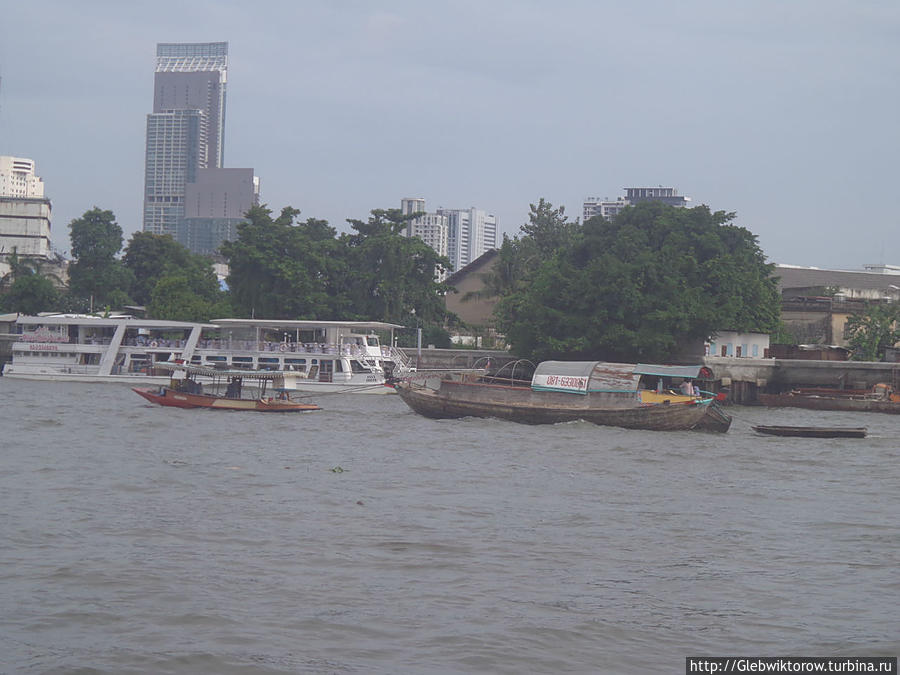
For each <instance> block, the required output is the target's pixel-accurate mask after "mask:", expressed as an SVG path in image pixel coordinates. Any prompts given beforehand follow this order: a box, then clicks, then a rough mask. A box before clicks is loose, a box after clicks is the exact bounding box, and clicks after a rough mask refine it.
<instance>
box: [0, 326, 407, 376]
mask: <svg viewBox="0 0 900 675" xmlns="http://www.w3.org/2000/svg"><path fill="white" fill-rule="evenodd" d="M397 328H402V326H399V325H397V324H391V323H384V322H379V321H291V320H264V319H263V320H260V319H215V320H213V321H211V322H209V323H189V322H183V321H162V320H157V319H135V318H133V317H131V316H129V315H119V316H109V317H97V316H89V315H79V314H52V315H47V316H24V315H20V316H19V317H18V318H17V319H16V333H17V335H18V337H17V339H16V341H15V342H13V344H12V360H11V361H10V363H8V364H6V367H5V368H4V370H3V375H4V376H5V377H14V378H22V379H33V380H57V381H76V382H123V383H129V384H145V383H152V384H165V383H166V382H168V380H169V373H168V371H164V370H163V369H161V368H158V367H156V366H155V364H156V363H158V362H163V361H169V360H174V359H181V360H183V361H184V362H185V363H189V364H193V365H196V366H207V367H213V368H223V369H232V370H234V369H243V370H251V371H254V370H277V371H285V372H286V373H291V374H292V377H291V379H292V380H294V381H295V382H296V385H295V386H296V389H297V390H299V391H319V392H329V391H332V392H344V391H346V392H350V391H355V392H366V393H391V392H393V391H394V390H393V388H391V387H389V386H385V383H386V381H387V380H388V379H389V378H391V377H392V376H393V377H397V376H402V375H404V374H406V373H409V372H410V371H411V370H413V368H411V363H410V361H409V359H408V358H407V357H406V355H405V354H403V352H401V351H400V350H398V349H397V348H396V347H394V346H393V341H394V340H393V333H394V330H395V329H397ZM376 331H377V332H380V333H381V334H382V335H384V336H389V338H388V343H387V344H382V343H381V339H380V338H379V335H378V334H377V333H376Z"/></svg>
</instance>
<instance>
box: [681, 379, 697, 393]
mask: <svg viewBox="0 0 900 675" xmlns="http://www.w3.org/2000/svg"><path fill="white" fill-rule="evenodd" d="M679 389H680V391H681V393H682V394H684V395H685V396H696V395H697V394H696V393H695V389H694V385H693V383H692V382H691V381H690V380H685V381H684V382H682V383H681V387H679Z"/></svg>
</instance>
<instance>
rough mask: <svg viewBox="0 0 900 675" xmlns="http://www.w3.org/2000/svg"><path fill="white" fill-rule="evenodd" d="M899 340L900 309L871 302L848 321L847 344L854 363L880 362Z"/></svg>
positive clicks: (895, 306)
mask: <svg viewBox="0 0 900 675" xmlns="http://www.w3.org/2000/svg"><path fill="white" fill-rule="evenodd" d="M898 341H900V306H897V305H896V304H888V303H870V304H868V305H867V306H866V309H865V310H864V311H862V312H857V313H855V314H851V315H850V317H849V318H848V319H847V345H848V346H849V347H850V352H851V358H852V359H853V360H854V361H880V360H881V358H882V357H883V356H884V351H885V349H887V348H888V347H893V346H894V345H895V344H897V342H898Z"/></svg>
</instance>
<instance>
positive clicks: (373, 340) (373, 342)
mask: <svg viewBox="0 0 900 675" xmlns="http://www.w3.org/2000/svg"><path fill="white" fill-rule="evenodd" d="M366 344H368V345H369V346H370V347H377V346H378V337H377V336H375V335H369V336H368V337H367V338H366Z"/></svg>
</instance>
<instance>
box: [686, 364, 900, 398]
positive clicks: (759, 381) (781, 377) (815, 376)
mask: <svg viewBox="0 0 900 675" xmlns="http://www.w3.org/2000/svg"><path fill="white" fill-rule="evenodd" d="M703 364H704V365H705V366H707V367H708V368H709V369H710V370H712V372H713V376H714V377H715V379H716V384H717V386H718V387H719V388H721V387H728V388H729V389H730V392H731V395H730V399H731V401H732V402H733V403H755V402H756V400H757V394H758V392H760V391H766V392H770V393H778V392H782V391H787V390H790V389H792V388H797V387H830V388H835V389H871V388H872V387H873V386H874V385H875V384H877V383H879V382H886V383H888V384H890V385H891V386H892V387H894V388H895V389H898V388H900V364H898V363H880V362H871V361H810V360H803V359H747V358H729V357H721V356H707V357H704V359H703Z"/></svg>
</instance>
